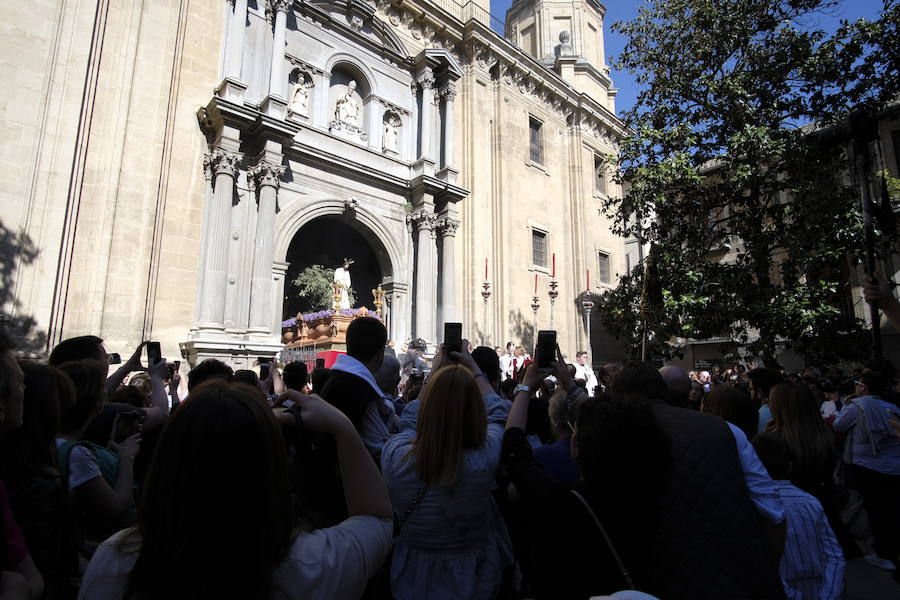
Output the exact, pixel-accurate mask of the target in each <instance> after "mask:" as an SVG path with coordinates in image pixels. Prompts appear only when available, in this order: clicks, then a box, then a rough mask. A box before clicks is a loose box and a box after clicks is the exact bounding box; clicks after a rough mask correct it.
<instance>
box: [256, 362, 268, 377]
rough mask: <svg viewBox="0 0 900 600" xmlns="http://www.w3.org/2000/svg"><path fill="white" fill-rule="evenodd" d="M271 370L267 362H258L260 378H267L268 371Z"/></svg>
mask: <svg viewBox="0 0 900 600" xmlns="http://www.w3.org/2000/svg"><path fill="white" fill-rule="evenodd" d="M270 371H271V365H270V364H269V363H267V362H264V363H260V364H259V378H260V379H268V378H269V373H270Z"/></svg>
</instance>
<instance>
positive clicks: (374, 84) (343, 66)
mask: <svg viewBox="0 0 900 600" xmlns="http://www.w3.org/2000/svg"><path fill="white" fill-rule="evenodd" d="M336 69H337V70H345V71H349V72H350V73H352V74H354V75H356V76H358V77H359V78H360V79H362V81H357V84H359V85H360V87H361V88H362V89H364V90H365V93H364V94H363V93H360V95H361V96H362V97H363V100H365V99H366V98H368V97H369V95H370V94H378V79H377V78H376V77H375V73H374V72H372V69H370V68H369V66H368V65H366V64H365V63H364V62H362V61H360V60H359V59H357V58H356V57H355V56H353V55H352V54H347V53H346V52H336V53H335V54H332V55H331V56H330V57H329V58H328V61H327V62H326V63H325V70H326V71H327V72H328V73H334V71H335V70H336Z"/></svg>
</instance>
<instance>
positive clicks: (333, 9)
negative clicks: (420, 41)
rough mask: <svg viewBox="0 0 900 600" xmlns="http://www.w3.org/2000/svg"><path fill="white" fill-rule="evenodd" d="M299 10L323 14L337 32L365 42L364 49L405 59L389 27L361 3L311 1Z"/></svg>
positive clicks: (361, 0) (351, 0)
mask: <svg viewBox="0 0 900 600" xmlns="http://www.w3.org/2000/svg"><path fill="white" fill-rule="evenodd" d="M301 6H303V7H309V8H310V9H313V10H316V11H317V12H318V11H321V13H324V14H327V16H328V19H327V20H328V21H329V22H330V23H332V24H334V25H336V26H339V27H341V28H349V29H350V31H351V32H352V34H351V35H352V36H354V37H357V38H362V39H363V40H365V42H367V44H366V45H370V46H375V47H380V48H382V49H384V50H387V51H388V52H390V53H391V54H396V55H398V56H399V57H400V58H407V57H408V56H409V52H408V51H407V50H406V46H405V45H404V44H403V42H402V41H401V40H400V38H399V37H397V34H396V33H394V31H393V29H392V28H391V26H390V25H389V24H388V23H385V22H384V21H382V20H381V19H379V18H378V16H377V15H376V13H375V7H374V6H372V5H371V4H369V3H368V2H365V1H364V0H344V1H341V2H325V1H313V2H307V3H304V4H303V5H301ZM321 13H320V14H319V15H317V17H318V18H319V19H321V17H322V16H323V15H322V14H321ZM314 18H316V17H314Z"/></svg>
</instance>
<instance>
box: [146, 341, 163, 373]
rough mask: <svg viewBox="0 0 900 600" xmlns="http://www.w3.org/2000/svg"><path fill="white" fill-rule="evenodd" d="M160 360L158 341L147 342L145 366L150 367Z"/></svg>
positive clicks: (160, 351)
mask: <svg viewBox="0 0 900 600" xmlns="http://www.w3.org/2000/svg"><path fill="white" fill-rule="evenodd" d="M161 360H162V350H161V349H160V347H159V342H147V366H148V367H152V366H153V365H155V364H156V363H158V362H159V361H161Z"/></svg>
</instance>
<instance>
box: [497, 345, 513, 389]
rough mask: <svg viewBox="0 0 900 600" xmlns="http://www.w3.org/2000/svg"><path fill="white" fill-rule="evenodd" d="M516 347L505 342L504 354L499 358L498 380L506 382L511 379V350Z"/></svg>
mask: <svg viewBox="0 0 900 600" xmlns="http://www.w3.org/2000/svg"><path fill="white" fill-rule="evenodd" d="M515 348H516V345H515V344H513V343H512V342H506V353H505V354H503V355H501V356H500V379H501V381H506V380H507V379H509V378H510V377H512V373H513V359H514V358H515V357H514V356H513V350H515Z"/></svg>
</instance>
